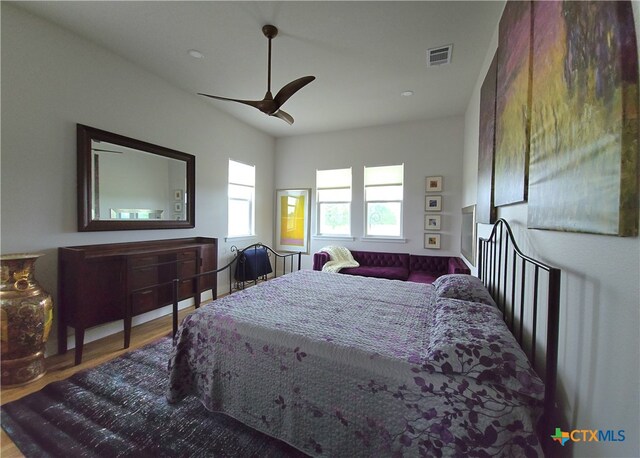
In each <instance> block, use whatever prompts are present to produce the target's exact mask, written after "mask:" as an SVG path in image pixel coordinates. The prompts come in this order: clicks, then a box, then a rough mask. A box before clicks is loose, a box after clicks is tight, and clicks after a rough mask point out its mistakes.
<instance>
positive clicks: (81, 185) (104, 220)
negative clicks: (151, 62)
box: [77, 124, 196, 232]
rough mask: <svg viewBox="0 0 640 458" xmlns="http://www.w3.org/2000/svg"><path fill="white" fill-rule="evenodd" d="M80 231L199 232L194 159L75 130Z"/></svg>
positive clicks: (108, 134)
mask: <svg viewBox="0 0 640 458" xmlns="http://www.w3.org/2000/svg"><path fill="white" fill-rule="evenodd" d="M77 139H78V230H79V231H81V232H84V231H124V230H135V229H188V228H193V227H195V208H196V205H195V189H196V184H195V175H196V173H195V168H196V158H195V156H193V155H191V154H187V153H182V152H180V151H175V150H172V149H169V148H165V147H163V146H158V145H153V144H151V143H147V142H143V141H140V140H135V139H133V138H129V137H125V136H123V135H118V134H114V133H111V132H107V131H104V130H100V129H96V128H94V127H89V126H85V125H82V124H78V125H77Z"/></svg>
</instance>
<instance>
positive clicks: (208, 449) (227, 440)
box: [1, 337, 306, 458]
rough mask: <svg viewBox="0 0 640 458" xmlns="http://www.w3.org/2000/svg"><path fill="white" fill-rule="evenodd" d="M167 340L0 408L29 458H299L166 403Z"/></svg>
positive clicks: (190, 402)
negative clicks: (77, 457) (79, 457)
mask: <svg viewBox="0 0 640 458" xmlns="http://www.w3.org/2000/svg"><path fill="white" fill-rule="evenodd" d="M170 351H171V339H169V338H168V337H167V338H164V339H162V340H160V341H158V342H156V343H154V344H151V345H148V346H146V347H143V348H141V349H140V350H136V351H133V352H130V353H127V354H125V355H123V356H121V357H119V358H116V359H114V360H112V361H109V362H107V363H105V364H102V365H100V366H98V367H96V368H93V369H88V370H86V371H82V372H78V373H77V374H75V375H73V376H72V377H70V378H69V379H66V380H63V381H60V382H54V383H51V384H49V385H47V386H46V387H45V388H43V389H42V390H40V391H38V392H36V393H33V394H31V395H28V396H26V397H24V398H22V399H19V400H17V401H14V402H11V403H9V404H6V405H4V406H2V415H1V423H2V428H3V429H4V430H5V431H6V432H7V434H8V435H9V436H10V437H11V439H12V440H13V441H14V442H15V444H16V445H17V447H18V448H19V449H20V451H21V452H22V453H23V454H24V455H25V456H27V457H75V456H82V457H128V456H131V457H134V456H135V457H147V456H148V457H243V458H244V457H303V456H306V455H304V454H302V453H301V452H299V451H298V450H296V449H294V448H293V447H291V446H289V445H287V444H285V443H283V442H280V441H277V440H276V439H273V438H270V437H268V436H265V435H263V434H261V433H259V432H258V431H255V430H253V429H251V428H249V427H247V426H245V425H243V424H242V423H240V422H238V421H236V420H234V419H233V418H230V417H228V416H226V415H223V414H216V413H212V412H209V411H207V410H206V409H205V408H204V407H202V405H201V404H200V402H199V401H198V400H197V399H195V398H193V397H192V398H187V399H185V400H183V401H182V402H180V403H178V404H175V405H171V404H168V403H167V401H166V400H165V396H164V394H165V391H166V389H167V383H168V374H167V361H168V359H169V352H170Z"/></svg>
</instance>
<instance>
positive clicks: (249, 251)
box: [171, 243, 302, 336]
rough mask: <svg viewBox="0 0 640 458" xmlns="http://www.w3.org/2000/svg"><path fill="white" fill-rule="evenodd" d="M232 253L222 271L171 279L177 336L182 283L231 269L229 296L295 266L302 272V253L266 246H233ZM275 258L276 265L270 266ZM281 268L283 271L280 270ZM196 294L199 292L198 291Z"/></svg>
mask: <svg viewBox="0 0 640 458" xmlns="http://www.w3.org/2000/svg"><path fill="white" fill-rule="evenodd" d="M231 252H232V253H235V256H234V257H233V259H232V260H231V261H229V263H228V264H226V265H225V266H223V267H220V268H219V269H216V270H210V271H208V272H201V273H199V274H196V275H191V276H188V277H182V278H176V279H174V280H172V282H171V283H172V284H173V335H174V336H175V335H176V332H178V302H179V299H178V288H179V285H180V282H184V281H185V280H190V279H195V280H196V282H197V283H199V282H200V279H201V278H202V277H206V276H210V275H216V276H217V275H218V274H219V273H221V272H224V271H226V270H228V271H229V294H231V293H233V292H234V291H238V290H240V289H244V288H245V287H246V286H252V285H255V284H257V283H258V282H259V281H264V280H267V279H268V277H269V274H271V273H273V278H275V277H277V276H278V275H279V274H282V275H284V274H287V273H291V272H293V271H294V267H296V268H295V270H300V266H301V261H302V253H301V252H296V253H285V254H282V253H278V252H276V251H274V250H273V249H272V248H271V247H269V246H268V245H264V244H263V243H254V244H253V245H249V246H248V247H245V248H242V249H238V248H237V247H236V246H235V245H234V246H232V247H231ZM272 259H273V266H271V260H272ZM279 265H281V269H280V270H278V267H279ZM216 284H217V282H216ZM196 291H200V288H199V287H196ZM197 294H200V293H199V292H198V293H197ZM216 296H217V291H216V290H215V289H214V290H213V300H215V299H216ZM183 299H184V298H183Z"/></svg>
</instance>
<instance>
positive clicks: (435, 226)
mask: <svg viewBox="0 0 640 458" xmlns="http://www.w3.org/2000/svg"><path fill="white" fill-rule="evenodd" d="M424 230H425V231H439V230H440V215H429V214H427V215H424Z"/></svg>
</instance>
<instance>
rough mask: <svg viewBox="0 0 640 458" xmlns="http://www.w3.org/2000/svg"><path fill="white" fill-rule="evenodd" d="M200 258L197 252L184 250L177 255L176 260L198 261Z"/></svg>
mask: <svg viewBox="0 0 640 458" xmlns="http://www.w3.org/2000/svg"><path fill="white" fill-rule="evenodd" d="M197 257H198V251H197V250H184V251H179V252H178V253H176V258H177V259H178V261H184V260H186V259H196V258H197Z"/></svg>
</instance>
